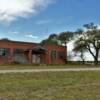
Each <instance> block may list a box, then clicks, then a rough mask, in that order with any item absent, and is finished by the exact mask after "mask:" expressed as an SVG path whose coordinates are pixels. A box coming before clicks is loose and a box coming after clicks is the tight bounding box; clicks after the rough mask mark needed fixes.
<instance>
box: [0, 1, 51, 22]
mask: <svg viewBox="0 0 100 100" xmlns="http://www.w3.org/2000/svg"><path fill="white" fill-rule="evenodd" d="M51 1H52V0H0V21H1V22H12V21H14V20H17V18H18V17H22V18H26V17H27V16H29V15H31V14H33V15H34V14H36V13H37V12H38V11H40V10H41V9H42V8H45V7H46V6H47V5H48V4H49V3H51Z"/></svg>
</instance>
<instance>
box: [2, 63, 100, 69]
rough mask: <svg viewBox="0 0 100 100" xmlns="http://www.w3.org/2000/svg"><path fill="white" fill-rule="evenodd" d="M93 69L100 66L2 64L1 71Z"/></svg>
mask: <svg viewBox="0 0 100 100" xmlns="http://www.w3.org/2000/svg"><path fill="white" fill-rule="evenodd" d="M87 67H89V68H93V67H100V65H97V66H95V65H90V64H89V65H82V64H65V65H43V64H42V65H34V64H1V65H0V69H47V68H87Z"/></svg>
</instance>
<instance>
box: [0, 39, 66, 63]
mask: <svg viewBox="0 0 100 100" xmlns="http://www.w3.org/2000/svg"><path fill="white" fill-rule="evenodd" d="M66 55H67V54H66V47H65V46H59V45H48V44H45V45H42V46H40V44H37V43H28V42H18V41H11V40H0V63H12V62H19V63H22V64H32V63H36V64H37V63H41V64H64V63H65V59H66Z"/></svg>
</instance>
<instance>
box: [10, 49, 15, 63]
mask: <svg viewBox="0 0 100 100" xmlns="http://www.w3.org/2000/svg"><path fill="white" fill-rule="evenodd" d="M13 54H14V49H13V48H11V49H10V55H9V63H11V62H12V61H14V57H13Z"/></svg>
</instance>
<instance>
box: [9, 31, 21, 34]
mask: <svg viewBox="0 0 100 100" xmlns="http://www.w3.org/2000/svg"><path fill="white" fill-rule="evenodd" d="M8 33H9V34H19V32H17V31H12V32H8Z"/></svg>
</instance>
